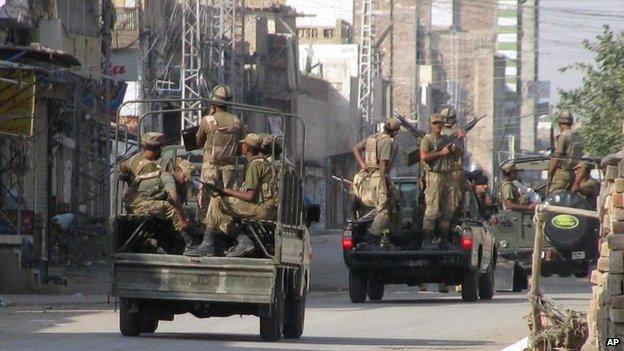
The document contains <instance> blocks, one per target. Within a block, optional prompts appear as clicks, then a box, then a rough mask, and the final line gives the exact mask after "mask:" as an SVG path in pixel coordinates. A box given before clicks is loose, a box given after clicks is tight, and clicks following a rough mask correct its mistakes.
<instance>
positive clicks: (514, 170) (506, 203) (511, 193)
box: [499, 162, 535, 212]
mask: <svg viewBox="0 0 624 351" xmlns="http://www.w3.org/2000/svg"><path fill="white" fill-rule="evenodd" d="M501 170H502V173H503V178H505V180H504V181H503V184H501V187H500V194H499V198H500V200H501V203H502V205H503V208H504V209H506V210H511V211H518V212H533V211H534V210H535V203H531V202H530V201H529V199H527V198H526V197H525V196H522V194H521V193H520V190H518V187H517V186H516V185H515V184H514V181H516V180H518V172H519V170H518V167H516V165H515V164H514V163H513V162H510V163H506V164H505V165H503V167H501Z"/></svg>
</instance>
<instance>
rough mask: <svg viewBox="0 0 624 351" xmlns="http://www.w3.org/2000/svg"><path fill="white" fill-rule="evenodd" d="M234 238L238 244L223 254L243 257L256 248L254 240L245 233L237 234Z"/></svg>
mask: <svg viewBox="0 0 624 351" xmlns="http://www.w3.org/2000/svg"><path fill="white" fill-rule="evenodd" d="M236 240H237V241H238V244H237V245H236V247H235V248H234V250H232V251H230V252H228V253H227V255H225V256H227V257H245V256H247V255H249V254H250V253H252V252H253V251H254V250H255V249H256V246H255V245H254V242H253V241H251V239H249V237H248V236H247V235H245V234H239V235H238V238H237V239H236Z"/></svg>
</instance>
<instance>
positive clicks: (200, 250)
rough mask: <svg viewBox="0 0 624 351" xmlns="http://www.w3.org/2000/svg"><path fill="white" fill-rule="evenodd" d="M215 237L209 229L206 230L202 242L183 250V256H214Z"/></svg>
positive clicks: (213, 232)
mask: <svg viewBox="0 0 624 351" xmlns="http://www.w3.org/2000/svg"><path fill="white" fill-rule="evenodd" d="M216 237H217V232H215V231H214V230H212V229H210V228H206V232H205V233H204V240H203V241H202V242H201V243H200V244H199V245H197V246H194V247H191V248H187V249H186V250H184V256H192V257H198V256H208V257H211V256H214V255H215V238H216Z"/></svg>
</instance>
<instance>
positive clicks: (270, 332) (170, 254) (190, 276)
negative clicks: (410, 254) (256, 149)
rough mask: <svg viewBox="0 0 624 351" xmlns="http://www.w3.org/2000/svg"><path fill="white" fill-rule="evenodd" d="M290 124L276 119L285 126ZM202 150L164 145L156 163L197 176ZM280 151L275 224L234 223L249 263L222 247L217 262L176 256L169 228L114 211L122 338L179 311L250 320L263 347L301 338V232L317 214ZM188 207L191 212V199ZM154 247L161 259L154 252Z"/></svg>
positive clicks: (305, 278)
mask: <svg viewBox="0 0 624 351" xmlns="http://www.w3.org/2000/svg"><path fill="white" fill-rule="evenodd" d="M246 106H248V105H246ZM235 107H236V106H234V108H235ZM249 110H252V111H254V108H250V107H247V111H249ZM256 110H257V111H256V112H257V113H258V114H263V113H266V111H264V110H266V109H263V108H258V109H256ZM275 115H278V116H279V114H278V113H275ZM282 116H283V115H282ZM291 120H294V118H290V119H288V118H283V119H282V121H283V123H285V124H287V123H289V122H290V121H291ZM286 126H287V125H286ZM202 152H203V151H202V150H194V151H185V148H184V147H182V146H179V145H174V146H168V147H166V148H165V150H164V151H163V159H165V161H166V160H167V158H168V159H169V160H175V159H176V158H178V157H181V158H185V159H188V160H190V161H191V162H193V163H194V164H195V166H196V169H197V170H199V169H200V168H201V159H202ZM287 153H288V150H287V148H286V147H285V150H284V153H283V156H282V158H280V161H278V162H275V161H272V163H273V166H274V167H275V169H276V172H277V173H276V174H277V175H278V177H279V183H278V184H279V185H278V186H279V190H278V191H279V203H278V215H277V218H276V219H275V220H274V221H253V220H242V221H240V223H239V228H241V230H246V231H247V233H248V234H249V236H250V237H251V238H253V239H254V241H255V243H256V254H255V255H254V256H252V257H244V258H228V257H218V256H220V253H222V252H223V250H224V247H225V246H227V245H228V243H227V242H226V243H222V246H224V247H221V248H219V246H217V257H187V256H183V255H181V253H182V251H183V246H184V244H183V243H182V242H180V239H179V236H178V235H176V234H175V232H174V231H173V227H172V224H171V223H169V222H167V221H164V220H159V219H155V218H149V217H140V216H135V215H132V214H127V213H124V212H123V211H122V210H119V209H116V212H115V213H116V216H115V225H114V228H115V232H114V249H115V252H116V254H115V256H114V262H113V289H112V291H113V293H114V295H116V296H117V297H118V298H119V303H120V313H119V316H120V320H119V326H120V331H121V333H122V334H123V335H125V336H136V335H139V334H141V333H153V332H155V330H156V329H157V328H158V322H159V321H160V320H169V321H171V320H173V319H174V316H175V315H177V314H183V313H191V314H193V315H194V316H196V317H198V318H208V317H225V316H231V315H254V316H258V317H260V336H261V338H262V339H263V340H266V341H276V340H279V339H280V338H281V337H282V336H283V337H285V338H299V337H300V336H301V335H302V333H303V329H304V322H305V305H306V296H307V291H308V287H309V280H310V275H309V267H310V260H311V256H312V255H311V246H310V238H309V232H308V228H307V226H308V225H309V224H310V223H311V222H316V221H318V216H319V213H320V211H319V209H318V207H316V206H306V205H304V201H303V183H302V172H303V169H302V168H299V169H295V167H292V166H289V164H292V163H290V162H289V161H288V160H287V156H286V155H287ZM302 154H303V153H302ZM274 159H275V158H274ZM165 163H166V162H165ZM302 163H303V161H302ZM238 170H239V172H240V171H242V165H241V167H239V169H238ZM117 184H118V188H117V194H121V193H123V184H121V182H118V183H117ZM118 198H119V197H118ZM189 200H192V199H189ZM117 201H119V200H117ZM189 204H191V207H193V206H192V201H189ZM119 207H122V206H117V208H119ZM190 210H192V209H190ZM191 217H192V216H191ZM154 243H157V246H158V247H159V249H164V250H165V251H166V254H163V253H162V250H158V251H157V250H155V249H154V247H155V246H156V244H154ZM229 244H230V245H231V243H229Z"/></svg>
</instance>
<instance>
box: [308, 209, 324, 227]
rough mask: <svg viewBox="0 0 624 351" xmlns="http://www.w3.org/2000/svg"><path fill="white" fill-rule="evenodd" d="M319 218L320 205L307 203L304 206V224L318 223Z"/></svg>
mask: <svg viewBox="0 0 624 351" xmlns="http://www.w3.org/2000/svg"><path fill="white" fill-rule="evenodd" d="M320 220H321V205H314V204H313V205H308V206H307V207H306V224H307V225H308V226H310V224H312V223H318V222H319V221H320Z"/></svg>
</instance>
